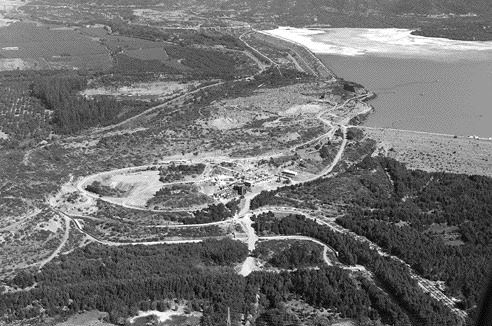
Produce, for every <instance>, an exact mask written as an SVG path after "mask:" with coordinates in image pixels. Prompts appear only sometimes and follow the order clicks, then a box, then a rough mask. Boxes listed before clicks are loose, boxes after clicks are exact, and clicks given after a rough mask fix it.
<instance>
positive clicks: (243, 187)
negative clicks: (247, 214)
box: [232, 182, 251, 196]
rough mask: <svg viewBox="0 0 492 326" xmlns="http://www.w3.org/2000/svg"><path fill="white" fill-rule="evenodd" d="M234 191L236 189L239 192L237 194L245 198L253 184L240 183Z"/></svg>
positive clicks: (235, 186) (234, 187)
mask: <svg viewBox="0 0 492 326" xmlns="http://www.w3.org/2000/svg"><path fill="white" fill-rule="evenodd" d="M232 189H234V190H235V191H237V193H238V194H239V195H240V196H244V195H246V193H247V192H248V191H250V190H251V183H250V182H238V183H236V184H235V185H234V186H233V187H232Z"/></svg>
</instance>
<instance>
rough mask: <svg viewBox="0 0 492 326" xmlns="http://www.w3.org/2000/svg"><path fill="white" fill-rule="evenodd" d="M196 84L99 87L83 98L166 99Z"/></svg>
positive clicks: (139, 84)
mask: <svg viewBox="0 0 492 326" xmlns="http://www.w3.org/2000/svg"><path fill="white" fill-rule="evenodd" d="M195 86H196V83H185V84H182V83H177V82H152V83H136V84H134V85H131V86H122V87H118V88H116V87H113V88H111V87H99V88H90V89H86V90H84V91H83V92H82V93H81V94H82V95H84V96H94V95H111V96H128V97H132V96H138V97H146V96H157V97H158V98H160V99H163V98H167V97H168V96H170V95H172V94H174V93H180V92H183V91H186V90H189V89H191V88H192V87H195Z"/></svg>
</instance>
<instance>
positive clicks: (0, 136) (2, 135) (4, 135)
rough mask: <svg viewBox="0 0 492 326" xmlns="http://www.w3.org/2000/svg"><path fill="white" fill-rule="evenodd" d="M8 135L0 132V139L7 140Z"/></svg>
mask: <svg viewBox="0 0 492 326" xmlns="http://www.w3.org/2000/svg"><path fill="white" fill-rule="evenodd" d="M8 138H9V135H7V134H6V133H4V132H3V131H1V130H0V139H8Z"/></svg>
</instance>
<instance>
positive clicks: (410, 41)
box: [264, 27, 492, 60]
mask: <svg viewBox="0 0 492 326" xmlns="http://www.w3.org/2000/svg"><path fill="white" fill-rule="evenodd" d="M264 32H265V33H267V34H270V35H272V36H276V37H280V38H283V39H286V40H289V41H293V42H297V43H299V44H302V45H304V46H306V47H307V48H308V49H309V50H311V51H313V52H314V53H318V54H332V55H342V56H362V55H375V56H388V57H412V58H436V59H443V58H448V59H460V58H466V59H467V60H469V59H472V58H475V59H478V60H481V59H484V58H486V56H487V55H489V56H490V55H491V54H492V41H483V42H482V41H480V42H479V41H458V40H450V39H445V38H435V37H425V36H418V35H412V34H411V33H412V30H409V29H397V28H327V29H305V28H291V27H279V28H277V29H275V30H269V31H264Z"/></svg>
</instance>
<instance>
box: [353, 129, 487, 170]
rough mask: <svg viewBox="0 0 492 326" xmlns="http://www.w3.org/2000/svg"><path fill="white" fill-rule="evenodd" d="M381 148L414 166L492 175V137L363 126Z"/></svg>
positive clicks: (385, 152) (395, 157) (382, 150)
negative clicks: (487, 138)
mask: <svg viewBox="0 0 492 326" xmlns="http://www.w3.org/2000/svg"><path fill="white" fill-rule="evenodd" d="M359 128H360V129H362V130H363V131H364V133H365V134H366V135H367V137H369V138H372V139H375V140H376V141H377V142H378V145H379V152H381V153H383V154H384V155H387V156H389V157H391V158H394V159H396V160H398V161H401V162H404V163H406V164H407V167H409V168H411V169H420V170H424V171H432V172H440V171H448V172H452V173H464V174H479V175H486V176H492V158H491V153H492V141H490V140H477V139H471V138H464V137H458V138H454V136H452V135H441V134H431V133H424V132H417V131H407V130H396V129H382V128H369V127H363V126H361V127H359Z"/></svg>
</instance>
